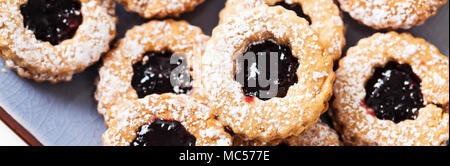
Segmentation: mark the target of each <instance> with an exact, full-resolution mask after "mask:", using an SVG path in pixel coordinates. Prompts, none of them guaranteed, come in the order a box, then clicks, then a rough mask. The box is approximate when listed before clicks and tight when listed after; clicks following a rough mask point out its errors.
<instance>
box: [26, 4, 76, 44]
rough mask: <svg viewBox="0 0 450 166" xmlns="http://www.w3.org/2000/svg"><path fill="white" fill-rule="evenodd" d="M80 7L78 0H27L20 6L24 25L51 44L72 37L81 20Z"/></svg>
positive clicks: (39, 38) (40, 38)
mask: <svg viewBox="0 0 450 166" xmlns="http://www.w3.org/2000/svg"><path fill="white" fill-rule="evenodd" d="M80 9H81V3H80V1H78V0H28V3H26V4H23V5H21V6H20V12H21V13H22V16H23V22H24V25H25V27H27V28H28V29H29V30H31V31H33V32H34V34H35V36H36V38H37V39H38V40H41V41H48V42H50V43H51V44H52V45H58V44H59V43H61V42H62V41H64V40H66V39H71V38H73V36H74V35H75V32H76V31H77V29H78V27H79V26H80V25H81V23H82V21H83V18H82V15H81V11H80Z"/></svg>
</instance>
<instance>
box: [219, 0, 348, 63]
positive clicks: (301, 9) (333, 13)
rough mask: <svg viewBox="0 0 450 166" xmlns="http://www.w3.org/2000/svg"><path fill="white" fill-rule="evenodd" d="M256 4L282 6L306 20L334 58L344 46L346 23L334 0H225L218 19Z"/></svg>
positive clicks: (340, 52) (235, 14)
mask: <svg viewBox="0 0 450 166" xmlns="http://www.w3.org/2000/svg"><path fill="white" fill-rule="evenodd" d="M259 5H268V6H282V7H284V8H286V9H288V10H291V11H294V12H295V13H296V14H297V16H298V17H302V18H304V19H306V20H307V21H308V23H309V24H310V26H311V28H312V30H314V31H315V32H316V33H317V35H318V37H319V42H320V44H321V45H322V46H323V47H324V48H325V49H326V51H328V53H329V55H330V56H331V57H333V59H334V60H337V59H339V58H340V57H341V54H342V49H343V48H344V45H345V26H344V22H343V21H342V17H341V13H340V11H339V7H338V6H337V5H336V4H334V2H333V0H228V1H227V3H226V6H225V8H224V9H223V10H222V11H221V13H220V20H221V22H223V21H224V20H226V19H228V18H230V17H233V16H237V15H240V14H241V12H242V11H245V10H249V9H251V8H254V7H257V6H259Z"/></svg>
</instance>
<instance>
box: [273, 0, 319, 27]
mask: <svg viewBox="0 0 450 166" xmlns="http://www.w3.org/2000/svg"><path fill="white" fill-rule="evenodd" d="M273 6H282V7H284V8H285V9H287V10H292V11H294V12H295V13H296V14H297V16H299V17H301V18H304V19H306V21H308V23H309V25H311V18H310V17H309V16H308V15H306V14H305V13H304V12H303V8H302V6H300V5H299V4H298V3H293V4H287V3H286V2H284V1H282V2H277V3H275V5H273Z"/></svg>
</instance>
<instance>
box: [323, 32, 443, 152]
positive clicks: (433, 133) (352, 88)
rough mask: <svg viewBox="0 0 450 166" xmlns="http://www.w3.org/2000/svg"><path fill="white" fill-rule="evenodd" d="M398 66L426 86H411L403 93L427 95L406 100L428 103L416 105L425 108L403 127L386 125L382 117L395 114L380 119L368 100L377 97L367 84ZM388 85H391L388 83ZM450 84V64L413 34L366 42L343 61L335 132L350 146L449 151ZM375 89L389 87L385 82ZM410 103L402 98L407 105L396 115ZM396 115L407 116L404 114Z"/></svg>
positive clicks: (387, 35) (398, 123)
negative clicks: (389, 66) (381, 70)
mask: <svg viewBox="0 0 450 166" xmlns="http://www.w3.org/2000/svg"><path fill="white" fill-rule="evenodd" d="M392 61H395V62H396V63H398V64H403V65H409V66H410V67H411V69H412V72H413V73H412V74H414V75H417V77H418V78H419V79H420V81H421V82H419V83H411V82H409V81H405V82H404V85H406V86H405V88H403V90H405V91H408V90H414V88H415V87H418V88H420V89H421V90H420V89H419V90H420V91H419V92H414V93H411V94H406V96H405V97H406V98H409V97H414V96H416V95H420V96H422V95H423V103H415V104H418V105H422V107H421V108H419V109H413V110H412V111H411V112H412V113H415V114H416V115H415V116H412V117H408V119H402V120H399V121H393V120H391V119H380V118H379V117H383V114H387V113H389V112H386V111H385V112H381V113H380V112H377V110H374V109H373V107H369V106H368V104H367V97H366V96H367V95H371V94H369V93H368V92H366V89H367V88H365V86H367V84H366V82H368V81H367V80H369V79H371V77H374V76H373V75H374V71H376V70H375V68H379V67H383V66H385V65H387V64H388V63H392ZM394 72H395V70H389V71H388V72H385V73H383V74H382V76H383V77H386V78H389V77H390V76H391V75H394V74H396V73H394ZM397 73H398V72H397ZM400 74H401V73H400ZM397 75H398V74H397ZM389 79H395V78H389ZM385 81H389V80H386V79H385ZM448 81H449V60H448V58H447V57H445V56H443V55H441V53H440V52H439V50H438V49H437V48H436V47H434V46H433V45H431V44H428V43H427V42H426V41H425V40H424V39H420V38H415V37H413V36H412V35H410V34H408V33H402V34H398V33H396V32H389V33H385V34H384V33H376V34H374V35H373V36H371V37H368V38H366V39H362V40H360V41H359V42H358V44H357V45H356V46H354V47H352V48H350V49H349V50H348V53H347V55H346V57H345V58H343V59H342V60H341V61H340V65H339V69H338V70H337V71H336V82H335V85H334V94H335V97H336V98H335V100H334V103H333V107H334V109H333V112H332V116H333V119H334V122H335V127H336V129H337V130H338V131H339V132H340V133H341V134H342V138H343V140H344V143H346V144H348V145H382V146H387V145H390V146H392V145H394V146H407V145H408V146H410V145H419V146H424V145H432V146H438V145H445V144H446V143H445V142H446V141H447V140H448V138H449V114H448V104H449V82H448ZM417 84H419V85H417ZM397 86H398V85H397ZM374 87H375V88H380V87H388V86H386V85H384V82H383V80H382V79H379V80H378V82H377V83H376V84H375V85H374ZM388 88H389V87H388ZM395 90H398V89H387V88H385V89H381V90H380V91H378V92H377V93H373V94H375V95H378V94H382V93H383V92H384V91H388V92H389V91H395ZM415 93H419V94H415ZM420 93H421V94H420ZM375 97H376V96H375ZM406 98H405V99H403V97H402V98H401V100H402V104H400V105H398V106H396V107H395V109H397V108H401V107H405V106H408V104H410V103H406V102H404V101H406V100H409V99H406ZM386 99H387V100H389V101H395V100H396V99H395V98H392V97H386ZM389 103H390V102H389ZM389 103H381V104H389ZM394 104H395V103H394ZM412 104H414V103H412ZM391 106H392V104H390V105H386V107H391ZM394 106H395V105H394ZM377 108H378V107H377ZM377 108H375V109H377ZM411 112H410V113H411ZM395 115H396V116H403V115H404V113H402V112H399V113H396V114H395ZM394 118H395V117H394Z"/></svg>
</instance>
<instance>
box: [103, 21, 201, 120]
mask: <svg viewBox="0 0 450 166" xmlns="http://www.w3.org/2000/svg"><path fill="white" fill-rule="evenodd" d="M208 39H209V37H208V36H206V35H204V34H203V33H202V31H201V29H200V28H198V27H195V26H192V25H189V24H188V23H187V22H186V21H174V20H165V21H150V22H148V23H146V24H143V25H140V26H136V27H134V28H133V29H131V30H129V31H128V32H127V33H126V35H125V38H123V39H122V40H120V41H119V42H118V44H117V46H116V48H114V49H113V50H111V51H110V52H109V53H108V54H107V55H106V56H105V57H104V59H103V66H102V67H101V68H100V70H99V80H98V83H97V91H96V93H95V98H96V100H97V101H98V111H99V113H100V114H102V115H105V121H106V124H108V123H109V121H110V120H111V119H112V118H113V117H109V116H107V115H108V114H106V113H107V111H108V109H110V108H111V107H113V106H114V105H116V104H118V103H119V104H120V103H121V102H123V101H124V100H137V99H139V98H143V97H145V96H146V95H150V94H164V93H175V94H188V95H191V96H193V95H194V94H195V91H196V90H197V89H198V88H197V87H198V85H197V83H195V82H196V81H198V80H199V79H198V78H197V76H195V75H193V73H192V72H191V71H190V70H194V71H195V70H199V69H198V68H199V65H196V63H195V61H196V59H200V56H201V54H202V52H203V46H204V43H206V41H207V40H208ZM172 58H176V59H172ZM179 58H183V59H184V60H183V63H182V64H179V65H178V64H177V63H178V60H179ZM173 60H175V61H173ZM173 62H174V63H173ZM179 67H181V68H179ZM178 70H179V72H180V74H183V75H181V76H174V77H172V76H173V75H172V74H173V72H176V71H178ZM182 76H186V77H184V78H185V79H181V77H182ZM189 76H190V77H189ZM172 78H177V79H178V78H180V83H182V84H180V85H176V84H173V82H172Z"/></svg>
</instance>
